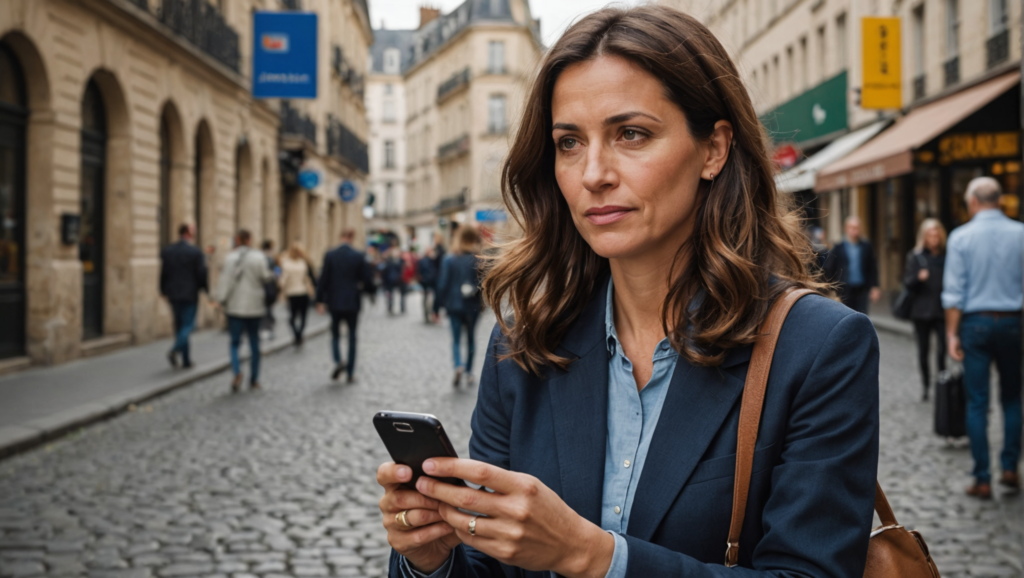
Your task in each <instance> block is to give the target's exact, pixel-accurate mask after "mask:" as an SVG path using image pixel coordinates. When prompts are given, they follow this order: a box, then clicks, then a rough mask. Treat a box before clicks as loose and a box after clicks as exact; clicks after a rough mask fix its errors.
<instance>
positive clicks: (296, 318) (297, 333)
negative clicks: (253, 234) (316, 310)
mask: <svg viewBox="0 0 1024 578" xmlns="http://www.w3.org/2000/svg"><path fill="white" fill-rule="evenodd" d="M278 261H279V263H280V267H281V276H280V277H279V278H278V284H279V285H280V287H281V292H282V293H284V295H285V298H287V299H288V326H289V327H290V328H291V330H292V337H293V340H294V341H293V342H294V344H295V345H302V334H303V332H304V331H305V330H306V314H307V313H308V311H309V299H310V297H311V296H313V295H315V294H316V275H314V274H313V265H312V264H311V263H310V262H309V257H308V256H306V250H305V248H303V246H302V243H300V242H298V241H292V242H291V244H290V245H288V250H287V251H286V252H284V253H282V254H281V257H280V258H279V259H278Z"/></svg>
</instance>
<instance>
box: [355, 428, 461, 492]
mask: <svg viewBox="0 0 1024 578" xmlns="http://www.w3.org/2000/svg"><path fill="white" fill-rule="evenodd" d="M373 427H375V428H377V434H378V435H380V439H381V440H383V441H384V447H386V448H387V449H388V453H389V454H391V459H392V460H394V461H395V463H396V464H403V465H406V466H409V467H411V468H412V481H411V482H409V483H407V484H402V485H403V486H405V487H407V488H409V489H411V490H415V489H416V480H418V479H419V478H420V476H422V475H424V473H423V462H424V461H426V460H427V459H429V458H457V457H459V456H458V454H456V453H455V448H454V447H452V442H451V441H449V440H448V434H446V433H444V426H442V425H441V422H440V421H439V420H438V419H437V418H436V417H434V416H432V415H430V414H429V413H409V412H402V411H381V412H378V413H377V415H375V416H373ZM438 479H439V480H441V481H442V482H446V483H449V484H452V485H456V486H465V485H466V482H464V481H462V480H460V479H458V478H438Z"/></svg>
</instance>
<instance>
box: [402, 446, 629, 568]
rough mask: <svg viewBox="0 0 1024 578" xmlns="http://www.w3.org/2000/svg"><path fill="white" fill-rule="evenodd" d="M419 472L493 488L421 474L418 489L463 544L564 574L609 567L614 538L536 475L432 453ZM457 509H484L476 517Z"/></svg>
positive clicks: (517, 563) (514, 562) (505, 560)
mask: <svg viewBox="0 0 1024 578" xmlns="http://www.w3.org/2000/svg"><path fill="white" fill-rule="evenodd" d="M423 471H424V472H426V473H428V474H429V475H431V476H436V477H439V478H444V477H454V478H461V479H463V480H466V481H469V482H473V483H474V484H478V485H481V486H485V487H487V488H490V489H491V490H494V492H495V493H490V492H485V491H481V490H474V489H471V488H463V487H457V486H453V485H451V484H445V483H443V482H439V481H437V480H435V479H434V478H432V477H429V478H428V477H426V476H424V477H421V478H420V479H419V480H418V481H417V482H416V489H418V490H419V491H420V493H422V494H423V495H424V496H427V497H429V498H434V499H436V500H439V501H440V502H441V507H440V510H439V511H440V514H441V517H443V518H444V520H445V521H446V522H447V523H448V524H449V525H450V526H451V527H453V528H455V534H456V536H458V538H459V539H460V540H461V541H462V542H463V543H464V544H466V545H468V546H472V547H473V548H476V549H477V550H480V551H481V552H483V553H485V554H487V555H489V556H491V557H492V558H495V559H496V560H498V561H500V562H503V563H505V564H509V565H512V566H517V567H520V568H525V569H527V570H551V571H554V572H556V573H558V574H560V575H562V576H568V577H570V578H573V577H577V576H580V577H589V576H595V577H598V578H603V576H604V575H605V574H607V572H608V568H609V566H611V561H612V553H613V551H614V550H615V538H613V537H612V535H611V534H608V533H607V532H605V531H604V530H602V529H601V528H599V527H598V526H596V525H594V524H593V523H591V522H589V521H588V520H586V519H585V518H583V517H582V516H580V515H579V514H577V513H576V512H574V511H573V510H572V508H570V507H569V506H568V505H566V503H565V502H563V501H562V498H560V497H559V496H558V495H557V494H556V493H555V492H553V491H551V489H550V488H548V487H547V486H545V485H544V484H542V483H541V482H540V480H538V479H537V478H535V477H533V476H531V475H528V474H521V473H516V472H509V471H507V470H503V469H501V468H499V467H496V466H492V465H490V464H485V463H483V462H478V461H475V460H465V459H458V458H433V459H430V460H427V461H426V462H424V463H423ZM458 508H463V509H465V510H469V511H473V512H479V513H481V514H486V515H487V517H483V516H481V517H477V518H476V529H475V532H474V534H470V533H469V523H470V521H472V520H473V519H474V516H473V515H470V514H465V513H463V512H460V511H459V510H458Z"/></svg>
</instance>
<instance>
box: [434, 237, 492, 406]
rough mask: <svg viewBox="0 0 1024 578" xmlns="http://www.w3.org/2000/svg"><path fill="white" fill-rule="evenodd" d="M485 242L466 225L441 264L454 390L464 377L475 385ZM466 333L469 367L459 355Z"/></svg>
mask: <svg viewBox="0 0 1024 578" xmlns="http://www.w3.org/2000/svg"><path fill="white" fill-rule="evenodd" d="M482 243H483V241H482V239H481V237H480V232H479V231H478V230H477V229H476V227H473V226H472V225H462V226H461V227H459V230H458V231H457V232H456V233H455V242H454V243H453V245H452V251H451V254H449V255H448V256H446V257H445V258H444V260H443V261H442V262H441V278H440V280H438V283H437V294H436V296H435V310H437V309H440V308H444V309H445V310H446V311H447V312H448V321H449V322H450V323H451V327H452V358H453V360H454V362H455V377H454V378H453V379H452V386H454V387H459V383H461V382H462V376H463V375H465V376H466V383H467V384H469V385H472V384H473V373H472V371H473V354H474V353H475V352H476V347H475V339H476V335H475V333H476V322H477V319H478V318H479V317H480V309H481V308H482V301H481V299H480V272H479V270H480V268H479V259H478V258H477V254H479V253H480V249H481V245H482ZM463 330H465V334H466V363H465V365H463V364H462V357H461V356H460V355H459V353H460V349H461V345H460V341H462V334H463Z"/></svg>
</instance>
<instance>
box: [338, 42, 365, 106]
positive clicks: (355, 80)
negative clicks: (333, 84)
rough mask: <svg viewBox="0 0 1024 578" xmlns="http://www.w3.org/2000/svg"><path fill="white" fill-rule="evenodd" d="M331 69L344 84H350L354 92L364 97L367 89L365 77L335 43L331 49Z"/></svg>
mask: <svg viewBox="0 0 1024 578" xmlns="http://www.w3.org/2000/svg"><path fill="white" fill-rule="evenodd" d="M331 69H332V70H333V71H334V73H335V74H337V75H338V78H339V79H341V82H342V83H343V84H346V85H348V87H349V88H350V89H352V92H353V93H355V95H356V96H357V97H359V98H363V91H364V90H365V82H364V81H365V77H364V76H363V75H362V74H359V73H357V72H356V70H355V68H353V67H352V65H351V64H349V62H348V61H347V60H345V53H344V51H343V50H342V48H341V47H340V46H338V45H337V44H335V45H334V47H333V49H332V51H331Z"/></svg>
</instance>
